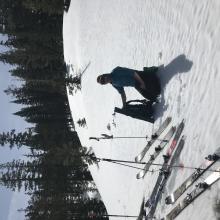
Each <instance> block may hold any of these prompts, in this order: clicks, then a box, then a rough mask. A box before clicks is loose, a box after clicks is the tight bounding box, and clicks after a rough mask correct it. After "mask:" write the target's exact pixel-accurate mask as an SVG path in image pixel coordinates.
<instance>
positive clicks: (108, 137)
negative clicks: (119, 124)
mask: <svg viewBox="0 0 220 220" xmlns="http://www.w3.org/2000/svg"><path fill="white" fill-rule="evenodd" d="M102 136H103V137H89V139H90V140H96V141H100V140H105V139H143V138H144V139H148V138H149V137H148V136H145V137H144V136H141V137H139V136H133V137H131V136H113V135H107V134H102ZM157 140H158V141H164V142H167V140H165V139H159V138H158V139H157Z"/></svg>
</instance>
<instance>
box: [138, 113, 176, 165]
mask: <svg viewBox="0 0 220 220" xmlns="http://www.w3.org/2000/svg"><path fill="white" fill-rule="evenodd" d="M171 119H172V118H171V117H167V118H166V119H165V121H164V122H163V123H162V125H161V126H160V127H159V128H158V130H157V131H156V132H155V133H154V134H153V135H152V136H151V140H150V141H148V143H147V145H146V146H145V147H144V149H143V150H142V151H141V153H140V154H138V155H137V156H136V157H135V161H136V162H140V161H142V159H143V158H144V156H145V154H146V153H147V151H148V150H149V148H150V147H151V146H152V145H153V143H154V142H155V141H156V139H157V138H158V137H159V136H160V135H161V134H162V133H163V131H164V130H165V129H166V127H167V126H168V125H169V124H170V122H171Z"/></svg>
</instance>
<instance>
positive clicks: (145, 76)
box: [97, 66, 161, 107]
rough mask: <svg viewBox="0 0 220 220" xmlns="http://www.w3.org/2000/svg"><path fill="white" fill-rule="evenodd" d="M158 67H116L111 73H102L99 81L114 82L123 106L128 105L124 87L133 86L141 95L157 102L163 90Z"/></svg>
mask: <svg viewBox="0 0 220 220" xmlns="http://www.w3.org/2000/svg"><path fill="white" fill-rule="evenodd" d="M157 71H158V67H154V66H153V67H144V68H143V71H138V70H134V69H129V68H125V67H120V66H118V67H116V68H115V69H113V70H112V72H111V73H107V74H102V75H99V76H98V77H97V82H98V83H99V84H101V85H106V84H109V83H110V84H112V86H113V87H114V88H115V89H116V90H117V91H118V92H119V93H120V95H121V99H122V103H123V107H126V99H127V98H126V94H125V91H124V87H126V86H131V87H134V88H135V89H137V91H138V92H139V93H141V95H142V96H143V97H144V98H146V99H148V100H149V101H150V102H152V103H153V102H156V101H157V98H158V96H159V94H160V92H161V86H160V82H159V78H158V76H157V74H156V73H157Z"/></svg>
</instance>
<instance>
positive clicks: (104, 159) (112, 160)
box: [96, 158, 220, 173]
mask: <svg viewBox="0 0 220 220" xmlns="http://www.w3.org/2000/svg"><path fill="white" fill-rule="evenodd" d="M96 160H97V161H98V162H99V161H101V160H102V161H107V162H119V163H130V164H143V165H146V164H151V165H152V166H160V167H163V166H164V164H161V163H147V162H136V161H129V160H114V159H109V158H96ZM166 168H181V169H192V170H198V169H200V170H205V171H209V172H217V173H220V171H219V170H214V169H208V170H207V169H204V168H199V167H192V166H182V165H169V164H166Z"/></svg>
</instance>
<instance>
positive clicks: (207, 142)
mask: <svg viewBox="0 0 220 220" xmlns="http://www.w3.org/2000/svg"><path fill="white" fill-rule="evenodd" d="M219 14H220V1H219V0H212V1H209V0H188V1H184V0H169V1H163V0H158V1H155V0H149V1H143V0H135V1H134V0H126V1H125V0H93V1H91V0H72V1H71V5H70V9H69V11H68V13H66V14H64V26H63V37H64V55H65V60H66V62H67V64H69V65H71V66H72V67H73V69H74V71H73V69H71V73H72V74H76V72H77V71H79V70H80V69H81V70H82V69H83V68H84V67H85V66H86V65H87V64H88V63H89V62H90V61H91V64H90V66H89V67H88V69H87V70H86V72H85V73H84V75H83V78H82V90H80V91H77V92H76V93H75V94H74V95H69V103H70V107H71V111H72V116H73V119H74V121H75V122H76V121H78V119H82V118H84V117H85V119H86V122H87V126H86V127H79V126H78V124H77V123H76V130H77V132H78V134H79V137H80V140H81V142H82V144H83V145H84V146H86V147H88V148H89V147H92V148H93V149H94V152H95V154H96V156H97V157H102V158H114V159H123V160H134V157H135V156H136V155H137V154H138V153H139V152H140V151H141V150H142V148H143V147H144V146H145V144H146V140H145V139H115V140H100V141H99V142H97V141H95V140H89V137H91V136H100V135H101V134H102V133H106V134H109V135H111V134H113V135H114V136H145V135H148V136H150V135H151V134H152V131H153V130H155V129H156V128H157V127H158V126H159V125H160V124H161V123H162V121H163V120H164V119H165V118H166V117H167V116H172V124H173V125H176V124H178V123H179V122H180V121H181V120H182V119H183V118H184V119H185V121H186V126H185V129H184V134H185V135H186V137H187V138H186V143H185V146H184V149H183V151H182V153H181V156H180V160H179V161H180V162H181V163H183V164H184V165H185V166H188V165H189V166H198V165H200V163H201V162H202V161H203V158H204V157H205V156H207V154H210V153H213V152H214V151H215V149H216V148H217V147H219V139H220V132H219V127H220V111H219V109H220V98H219V97H220V90H219V86H220V74H219V70H220V63H219V60H220V41H219V36H220V23H219ZM116 66H124V67H128V68H133V69H139V70H141V69H142V68H143V67H144V66H161V67H160V71H159V75H160V79H161V83H162V86H163V91H162V95H161V103H160V104H158V105H157V106H156V109H155V111H156V117H157V120H156V122H155V124H154V125H153V126H152V124H150V123H146V122H144V121H140V120H136V119H133V118H129V117H126V116H123V115H120V114H116V116H113V115H112V114H113V112H114V107H115V106H117V107H121V100H120V95H119V94H118V93H117V91H116V90H115V89H113V88H112V87H111V86H110V85H107V86H101V85H98V84H97V82H96V77H97V76H98V75H99V74H101V73H108V72H110V71H111V70H112V69H113V68H115V67H116ZM126 94H127V98H128V100H131V99H142V97H141V96H140V95H139V93H138V92H137V91H135V90H134V89H132V88H126ZM109 127H110V129H108V128H109ZM152 152H153V148H152V149H151V150H150V151H149V153H148V154H147V155H146V157H145V158H144V161H147V159H148V158H149V154H150V153H152ZM159 161H162V160H161V158H159V159H158V160H156V162H159ZM154 169H157V168H156V167H155V168H154ZM90 170H91V172H92V175H93V178H94V180H95V182H96V185H97V187H98V189H99V192H100V194H101V196H102V199H103V201H104V203H105V205H106V208H107V211H108V213H109V214H121V215H138V213H139V208H140V205H141V202H142V199H143V197H144V196H146V197H147V196H148V195H150V193H151V190H152V189H153V186H154V183H155V181H156V178H157V175H158V173H157V172H155V173H154V174H147V175H146V176H145V178H144V179H143V180H137V179H136V173H137V172H138V171H137V170H135V169H131V168H127V167H123V166H119V165H117V164H111V163H108V162H100V163H99V169H98V168H97V167H96V166H95V165H93V166H90ZM191 172H192V171H191V170H188V169H183V170H178V171H176V170H175V171H174V172H173V173H172V176H171V177H170V180H169V181H168V184H167V188H166V192H171V191H172V190H174V189H175V188H176V187H177V186H178V185H179V184H180V183H181V182H183V181H184V180H185V179H186V177H187V176H188V175H189V174H190V173H191ZM219 187H220V184H219V183H218V184H215V185H214V186H213V187H212V189H211V190H209V191H208V192H206V193H204V194H203V195H201V197H200V198H199V199H197V200H196V201H195V202H194V203H193V204H192V205H190V206H189V207H187V209H186V210H184V212H182V213H181V215H179V216H178V218H177V219H184V220H185V219H193V220H194V219H200V220H203V219H206V220H209V219H210V220H211V219H215V213H214V211H213V203H214V201H215V198H216V196H218V195H217V193H218V188H219ZM166 192H165V195H166ZM165 195H164V196H165ZM181 198H182V197H181ZM181 198H180V199H181ZM171 208H172V206H165V205H164V199H162V200H161V203H160V204H159V205H158V209H157V211H156V216H157V217H162V216H164V214H166V213H167V212H168V211H169V210H170V209H171ZM111 219H114V218H113V217H112V218H111Z"/></svg>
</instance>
